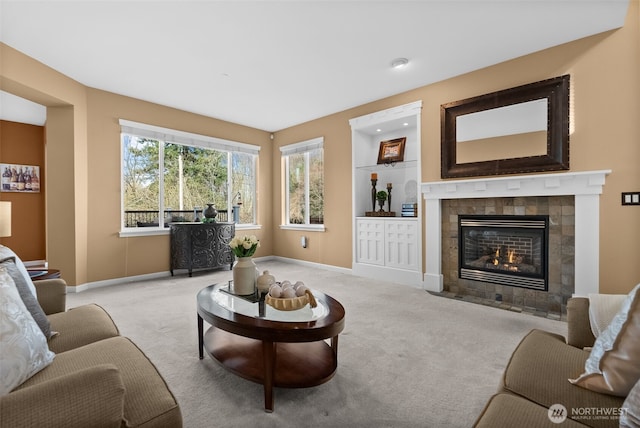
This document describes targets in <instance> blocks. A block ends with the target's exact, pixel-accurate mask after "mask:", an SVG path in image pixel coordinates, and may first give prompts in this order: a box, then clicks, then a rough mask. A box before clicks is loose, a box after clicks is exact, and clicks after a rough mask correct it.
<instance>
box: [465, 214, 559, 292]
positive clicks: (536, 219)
mask: <svg viewBox="0 0 640 428" xmlns="http://www.w3.org/2000/svg"><path fill="white" fill-rule="evenodd" d="M548 240H549V217H548V216H519V215H493V216H492V215H460V216H459V217H458V251H459V253H458V276H459V277H460V278H462V279H468V280H475V281H483V282H490V283H494V284H501V285H508V286H513V287H523V288H531V289H534V290H542V291H547V289H548V277H549V275H548V259H547V257H548Z"/></svg>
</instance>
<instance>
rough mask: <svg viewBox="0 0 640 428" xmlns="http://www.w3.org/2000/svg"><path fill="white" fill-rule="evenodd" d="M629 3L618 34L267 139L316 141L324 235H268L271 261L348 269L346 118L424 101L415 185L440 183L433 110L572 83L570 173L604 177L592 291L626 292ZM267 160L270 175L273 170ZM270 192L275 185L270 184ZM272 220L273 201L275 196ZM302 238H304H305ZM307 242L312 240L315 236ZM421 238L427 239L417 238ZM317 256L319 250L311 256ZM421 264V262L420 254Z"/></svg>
mask: <svg viewBox="0 0 640 428" xmlns="http://www.w3.org/2000/svg"><path fill="white" fill-rule="evenodd" d="M638 5H639V3H638V1H637V0H632V1H631V2H630V9H629V13H628V16H627V22H626V23H625V26H624V27H623V28H622V29H620V30H617V31H613V32H608V33H604V34H600V35H596V36H592V37H588V38H585V39H582V40H579V41H575V42H572V43H567V44H565V45H562V46H558V47H554V48H550V49H547V50H545V51H541V52H538V53H535V54H532V55H527V56H524V57H522V58H518V59H515V60H512V61H508V62H505V63H501V64H498V65H495V66H492V67H488V68H486V69H482V70H479V71H475V72H472V73H468V74H465V75H462V76H458V77H455V78H452V79H448V80H445V81H442V82H438V83H436V84H433V85H428V86H424V87H422V88H418V89H415V90H412V91H409V92H406V93H402V94H398V95H395V96H392V97H389V98H385V99H383V100H379V101H376V102H373V103H370V104H366V105H364V106H359V107H357V108H354V109H350V110H347V111H344V112H340V113H337V114H334V115H331V116H328V117H324V118H321V119H318V120H314V121H311V122H308V123H305V124H301V125H299V126H295V127H292V128H290V129H287V130H284V131H280V132H278V133H276V139H275V142H276V146H280V145H284V144H290V143H294V142H296V141H302V140H305V139H308V138H312V137H315V136H319V135H324V136H325V158H326V178H327V182H326V183H327V184H326V188H325V195H326V201H327V202H326V206H325V207H326V223H327V229H328V231H327V232H326V233H324V234H322V233H316V234H317V235H319V238H318V245H319V246H320V247H321V248H320V249H318V250H317V251H316V250H315V249H314V247H313V245H310V247H309V248H308V249H302V248H300V245H299V244H298V242H297V240H296V238H297V236H298V235H300V233H298V232H292V231H282V230H276V231H275V239H276V241H277V243H276V247H275V253H276V254H278V255H282V256H286V257H291V258H296V259H304V260H310V261H314V262H318V263H328V264H332V265H337V266H342V267H347V268H349V267H351V239H350V237H351V236H352V231H351V216H352V213H351V195H350V193H351V168H350V165H351V155H350V147H349V143H350V141H351V131H350V128H349V124H348V120H349V119H351V118H354V117H358V116H361V115H364V114H369V113H373V112H376V111H379V110H383V109H386V108H390V107H394V106H398V105H402V104H406V103H409V102H413V101H416V100H422V101H423V108H422V123H421V127H422V180H423V181H424V182H427V181H438V180H440V105H441V104H445V103H448V102H452V101H457V100H461V99H465V98H470V97H473V96H476V95H482V94H486V93H490V92H494V91H497V90H500V89H506V88H510V87H515V86H519V85H523V84H526V83H532V82H536V81H539V80H543V79H548V78H551V77H556V76H561V75H564V74H570V75H571V85H572V112H573V126H574V127H575V131H574V132H573V133H572V134H571V136H570V140H571V141H570V162H571V170H572V171H588V170H601V169H611V170H612V173H611V174H610V175H609V176H608V177H607V180H606V184H605V186H604V193H603V195H602V198H601V209H600V216H601V221H600V225H601V229H600V230H601V234H600V244H601V245H600V256H601V263H600V284H601V286H600V290H601V292H603V293H619V292H628V291H629V290H630V289H631V288H632V287H633V286H634V285H635V284H637V283H639V282H640V264H638V263H637V255H638V254H640V239H637V237H639V236H640V207H637V206H636V207H630V206H627V207H623V206H621V205H620V193H621V192H624V191H638V190H640V168H638V160H639V159H640V144H639V143H638V142H640V121H639V120H638V113H639V112H640V79H638V76H640V24H639V21H640V10H639V6H638ZM277 167H278V164H277V160H274V168H277ZM273 180H274V183H273V186H274V188H280V186H281V177H279V176H277V175H276V176H274V178H273ZM274 201H275V202H276V203H275V204H274V216H275V218H276V219H278V220H277V221H279V219H280V217H281V215H282V214H281V213H282V207H281V206H282V202H281V200H280V199H279V198H278V195H276V199H275V200H274ZM305 233H307V232H305ZM314 236H315V234H314ZM424 239H430V238H429V237H428V236H425V238H424ZM317 252H321V254H320V255H318V256H316V254H317ZM425 257H429V255H428V254H425Z"/></svg>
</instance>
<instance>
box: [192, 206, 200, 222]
mask: <svg viewBox="0 0 640 428" xmlns="http://www.w3.org/2000/svg"><path fill="white" fill-rule="evenodd" d="M199 212H200V207H193V221H200V217H199V216H198V213H199Z"/></svg>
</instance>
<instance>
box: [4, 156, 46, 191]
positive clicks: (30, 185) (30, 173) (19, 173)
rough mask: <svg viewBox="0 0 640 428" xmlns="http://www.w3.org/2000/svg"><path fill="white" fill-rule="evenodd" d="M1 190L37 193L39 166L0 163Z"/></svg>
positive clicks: (38, 189) (38, 187)
mask: <svg viewBox="0 0 640 428" xmlns="http://www.w3.org/2000/svg"><path fill="white" fill-rule="evenodd" d="M0 173H2V188H0V190H1V191H3V192H21V193H39V192H40V167H39V166H36V165H18V164H7V163H2V164H0Z"/></svg>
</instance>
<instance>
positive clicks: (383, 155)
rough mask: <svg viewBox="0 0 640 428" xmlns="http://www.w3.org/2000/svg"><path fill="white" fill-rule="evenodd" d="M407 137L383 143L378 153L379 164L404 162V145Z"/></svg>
mask: <svg viewBox="0 0 640 428" xmlns="http://www.w3.org/2000/svg"><path fill="white" fill-rule="evenodd" d="M406 141H407V137H400V138H394V139H393V140H387V141H381V142H380V150H379V151H378V164H385V163H394V162H402V161H403V160H404V143H405V142H406Z"/></svg>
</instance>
